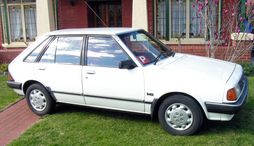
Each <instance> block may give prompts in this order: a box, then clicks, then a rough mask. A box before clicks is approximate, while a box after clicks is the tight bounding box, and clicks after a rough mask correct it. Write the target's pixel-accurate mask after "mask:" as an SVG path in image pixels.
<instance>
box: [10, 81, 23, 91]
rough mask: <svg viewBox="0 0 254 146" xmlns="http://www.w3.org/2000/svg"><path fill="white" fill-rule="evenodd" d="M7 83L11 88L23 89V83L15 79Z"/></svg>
mask: <svg viewBox="0 0 254 146" xmlns="http://www.w3.org/2000/svg"><path fill="white" fill-rule="evenodd" d="M6 83H7V85H8V86H9V87H10V88H13V89H19V90H21V87H22V84H21V83H18V82H15V81H7V82H6Z"/></svg>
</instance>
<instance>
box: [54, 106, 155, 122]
mask: <svg viewBox="0 0 254 146" xmlns="http://www.w3.org/2000/svg"><path fill="white" fill-rule="evenodd" d="M73 112H80V113H86V114H90V115H92V114H93V115H98V116H103V117H110V118H117V119H128V120H135V121H137V120H140V121H149V120H150V121H151V117H150V115H146V114H139V113H132V112H124V111H117V110H110V109H102V108H93V107H86V106H77V105H71V104H62V103H61V104H57V106H56V110H55V113H58V114H63V113H73Z"/></svg>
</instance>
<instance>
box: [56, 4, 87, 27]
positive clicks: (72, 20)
mask: <svg viewBox="0 0 254 146" xmlns="http://www.w3.org/2000/svg"><path fill="white" fill-rule="evenodd" d="M58 22H59V29H65V28H84V27H88V23H87V6H86V4H85V2H84V0H75V1H74V5H73V6H72V5H71V4H70V2H69V0H59V3H58Z"/></svg>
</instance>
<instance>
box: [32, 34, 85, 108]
mask: <svg viewBox="0 0 254 146" xmlns="http://www.w3.org/2000/svg"><path fill="white" fill-rule="evenodd" d="M83 38H84V37H83V36H59V37H55V38H54V39H53V40H52V41H51V43H50V44H49V45H48V46H47V47H46V49H45V51H44V53H43V54H42V56H41V57H40V58H39V59H38V62H37V63H36V64H35V67H34V72H35V79H36V80H37V81H39V82H40V83H42V84H43V85H44V86H45V87H47V88H49V89H50V90H51V91H52V93H53V94H54V97H55V98H56V100H57V102H64V103H73V104H81V105H83V104H85V101H84V97H83V95H82V94H83V91H82V75H81V72H82V66H81V64H80V63H81V61H80V60H81V52H82V46H83Z"/></svg>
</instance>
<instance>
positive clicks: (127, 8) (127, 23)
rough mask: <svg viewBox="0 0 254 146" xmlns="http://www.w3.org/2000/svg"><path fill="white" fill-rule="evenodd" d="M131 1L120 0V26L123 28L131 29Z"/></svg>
mask: <svg viewBox="0 0 254 146" xmlns="http://www.w3.org/2000/svg"><path fill="white" fill-rule="evenodd" d="M132 4H133V1H132V0H122V24H123V27H132V15H133V13H132Z"/></svg>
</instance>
